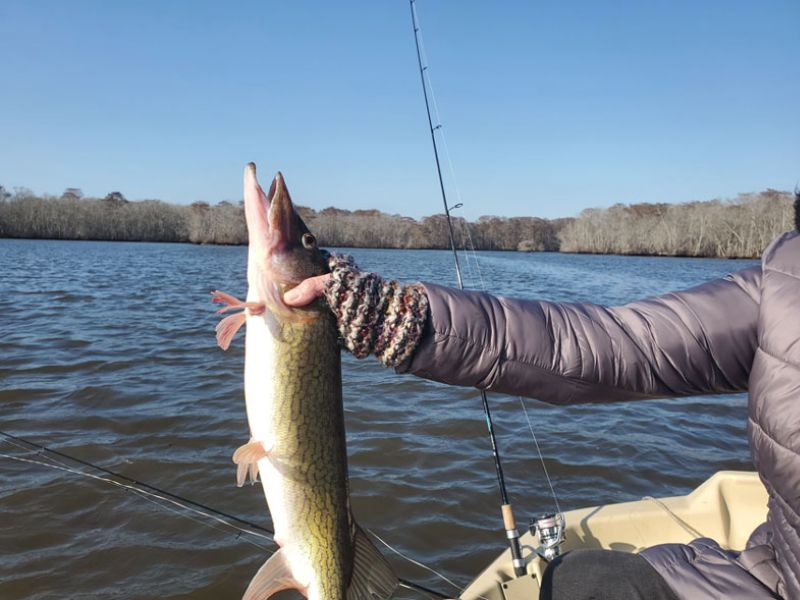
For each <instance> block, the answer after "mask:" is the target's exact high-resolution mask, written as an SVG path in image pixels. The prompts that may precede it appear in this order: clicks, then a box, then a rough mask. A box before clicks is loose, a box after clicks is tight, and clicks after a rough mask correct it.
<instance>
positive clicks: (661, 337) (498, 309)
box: [398, 267, 761, 404]
mask: <svg viewBox="0 0 800 600" xmlns="http://www.w3.org/2000/svg"><path fill="white" fill-rule="evenodd" d="M760 278H761V269H760V267H753V268H751V269H746V270H744V271H740V272H738V273H734V274H732V275H729V276H727V277H725V278H722V279H717V280H714V281H710V282H708V283H705V284H703V285H700V286H698V287H695V288H691V289H688V290H685V291H681V292H673V293H669V294H665V295H663V296H659V297H655V298H649V299H646V300H642V301H639V302H633V303H631V304H627V305H625V306H621V307H616V308H606V307H603V306H598V305H594V304H563V303H552V302H541V301H538V302H537V301H526V300H515V299H510V298H497V297H493V296H490V295H488V294H481V293H474V292H461V291H458V290H454V289H450V288H445V287H441V286H437V285H432V284H425V291H426V295H427V297H428V302H429V311H430V312H429V315H430V316H429V320H428V323H427V325H426V329H425V332H424V335H423V336H422V339H421V342H420V344H419V345H418V346H417V348H416V350H415V352H414V353H413V355H412V356H411V358H410V360H407V361H406V362H405V363H404V364H402V365H400V366H399V368H398V371H400V372H409V373H414V374H415V375H419V376H420V377H425V378H428V379H433V380H436V381H441V382H445V383H450V384H455V385H464V386H475V387H478V388H483V389H489V390H496V391H498V392H503V393H508V394H515V395H522V396H528V397H532V398H537V399H539V400H543V401H545V402H550V403H555V404H568V403H579V402H609V401H616V400H632V399H643V398H659V397H668V396H688V395H696V394H709V393H712V394H713V393H725V392H737V391H743V390H745V389H747V380H748V376H749V372H750V366H751V364H752V362H753V355H754V353H755V349H756V323H757V317H758V289H759V285H760Z"/></svg>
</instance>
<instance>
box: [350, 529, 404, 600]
mask: <svg viewBox="0 0 800 600" xmlns="http://www.w3.org/2000/svg"><path fill="white" fill-rule="evenodd" d="M355 530H356V533H355V539H354V540H353V544H354V546H355V552H354V557H353V575H352V576H351V577H350V585H349V586H348V588H347V600H387V599H388V598H391V596H392V594H394V591H395V589H397V583H398V581H397V576H396V575H395V574H394V572H393V571H392V568H391V567H390V566H389V563H388V562H386V559H385V558H384V557H383V555H382V554H381V553H380V552H378V549H377V548H376V547H375V545H374V544H373V543H372V542H371V541H370V539H369V538H368V537H367V534H366V533H364V531H363V530H362V529H361V528H360V527H359V526H358V525H356V526H355Z"/></svg>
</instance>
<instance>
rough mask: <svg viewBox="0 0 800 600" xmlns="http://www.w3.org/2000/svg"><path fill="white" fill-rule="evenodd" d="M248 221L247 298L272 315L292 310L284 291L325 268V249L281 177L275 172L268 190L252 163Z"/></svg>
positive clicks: (248, 182)
mask: <svg viewBox="0 0 800 600" xmlns="http://www.w3.org/2000/svg"><path fill="white" fill-rule="evenodd" d="M244 208H245V217H246V219H247V232H248V237H249V242H248V257H247V283H248V292H247V299H248V301H249V302H259V303H261V302H263V303H264V304H265V306H266V308H267V309H268V310H270V311H272V312H273V313H278V314H282V315H284V316H286V315H291V314H294V313H296V311H297V310H298V309H292V308H290V307H288V306H287V305H286V304H284V302H283V294H284V293H285V292H286V291H287V290H289V289H291V288H293V287H294V286H296V285H297V284H299V283H300V282H301V281H303V280H304V279H307V278H309V277H314V276H315V275H322V274H323V273H327V272H328V271H329V268H328V261H327V253H326V252H325V251H323V250H321V249H320V248H319V246H318V245H317V239H316V237H315V236H314V234H312V233H311V231H309V229H308V227H307V226H306V224H305V223H304V222H303V219H301V218H300V215H298V214H297V211H296V210H295V207H294V204H292V199H291V197H290V196H289V190H288V189H287V188H286V182H285V181H284V179H283V175H282V174H281V173H280V172H279V173H278V174H277V175H275V178H274V179H273V181H272V185H271V186H270V188H269V192H268V193H266V194H265V193H264V190H263V189H262V188H261V186H260V185H259V183H258V180H257V178H256V166H255V164H253V163H249V164H248V165H247V166H246V167H245V169H244Z"/></svg>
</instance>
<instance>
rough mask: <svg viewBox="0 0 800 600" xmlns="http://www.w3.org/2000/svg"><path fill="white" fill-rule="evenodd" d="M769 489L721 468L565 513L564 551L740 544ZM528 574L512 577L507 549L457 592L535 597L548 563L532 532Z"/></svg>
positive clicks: (760, 518)
mask: <svg viewBox="0 0 800 600" xmlns="http://www.w3.org/2000/svg"><path fill="white" fill-rule="evenodd" d="M766 514H767V493H766V490H765V489H764V486H763V485H762V484H761V481H760V480H759V479H758V476H757V475H756V474H755V473H749V472H739V471H719V472H717V473H715V474H714V475H713V476H712V477H710V478H709V479H708V480H706V481H705V482H704V483H702V484H701V485H700V486H699V487H698V488H697V489H695V490H694V491H692V492H691V493H689V494H687V495H686V496H675V497H671V498H660V499H653V498H644V499H642V500H639V501H636V502H623V503H620V504H609V505H605V506H594V507H591V508H581V509H577V510H572V511H569V512H566V513H565V516H566V540H565V542H564V544H563V545H562V551H564V552H565V551H567V550H572V549H576V548H606V549H610V550H621V551H625V552H639V551H640V550H642V549H643V548H647V547H649V546H654V545H656V544H664V543H688V542H690V541H692V540H693V539H695V538H697V537H710V538H713V539H715V540H716V541H717V542H719V544H720V545H721V546H723V547H725V548H729V549H734V550H741V549H743V548H744V546H745V544H746V542H747V538H748V537H749V536H750V533H751V532H752V531H753V529H755V528H756V527H757V526H758V525H759V524H761V523H763V522H764V521H765V520H766ZM521 543H522V545H523V555H524V556H525V560H526V563H527V565H526V569H527V575H526V576H523V577H520V578H515V577H514V574H513V569H512V567H511V553H510V551H508V550H506V551H505V552H504V553H503V554H501V555H500V556H499V557H498V558H497V559H496V560H495V561H494V562H493V563H492V564H491V565H489V567H488V568H487V569H486V570H485V571H483V573H481V574H480V575H479V576H478V577H477V578H476V579H475V580H474V581H473V582H472V583H471V584H470V585H469V587H467V589H466V590H464V592H463V593H462V595H461V596H460V597H461V598H462V599H463V600H473V599H477V598H485V599H486V600H522V599H525V600H530V599H531V598H537V597H538V593H539V581H540V579H541V576H542V573H543V572H544V569H545V567H546V566H547V563H546V562H545V561H544V560H543V559H542V558H540V557H539V556H538V555H537V554H536V552H535V548H536V546H537V542H536V540H535V538H534V537H533V536H532V535H531V534H530V532H525V534H524V535H523V536H522V538H521Z"/></svg>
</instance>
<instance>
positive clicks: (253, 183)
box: [244, 162, 296, 266]
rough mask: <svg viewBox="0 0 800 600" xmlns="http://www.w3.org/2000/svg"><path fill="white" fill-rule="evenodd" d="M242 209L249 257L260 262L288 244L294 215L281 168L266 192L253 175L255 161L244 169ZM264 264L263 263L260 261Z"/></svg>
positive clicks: (254, 174) (254, 172) (285, 247)
mask: <svg viewBox="0 0 800 600" xmlns="http://www.w3.org/2000/svg"><path fill="white" fill-rule="evenodd" d="M244 209H245V217H246V219H247V231H248V236H249V247H250V249H251V257H254V255H253V252H254V253H255V257H257V258H258V259H259V262H262V261H265V260H266V259H269V258H270V257H271V256H272V255H273V254H275V253H276V252H280V251H282V250H285V249H287V248H288V246H289V245H290V242H291V235H292V230H293V225H294V220H295V219H296V215H295V212H294V206H293V205H292V200H291V198H290V197H289V191H288V190H287V189H286V182H285V181H284V179H283V175H282V174H281V173H280V171H279V172H278V173H277V174H276V175H275V178H274V179H273V180H272V185H270V188H269V193H268V194H265V193H264V190H263V189H262V187H261V185H260V184H259V183H258V179H257V177H256V165H255V163H252V162H251V163H248V164H247V166H246V167H245V169H244ZM263 266H266V265H263Z"/></svg>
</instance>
